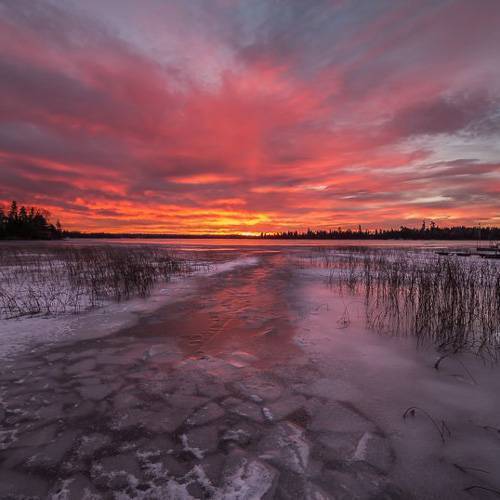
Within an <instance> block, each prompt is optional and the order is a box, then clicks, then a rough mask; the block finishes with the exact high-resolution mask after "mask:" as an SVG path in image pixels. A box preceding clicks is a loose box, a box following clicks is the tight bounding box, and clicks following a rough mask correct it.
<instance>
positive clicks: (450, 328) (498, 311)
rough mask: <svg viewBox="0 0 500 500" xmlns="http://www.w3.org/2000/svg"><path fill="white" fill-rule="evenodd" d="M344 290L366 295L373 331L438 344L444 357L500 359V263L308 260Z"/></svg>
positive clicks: (386, 253) (337, 253) (334, 254)
mask: <svg viewBox="0 0 500 500" xmlns="http://www.w3.org/2000/svg"><path fill="white" fill-rule="evenodd" d="M309 262H310V263H312V264H313V265H317V266H320V267H324V268H326V269H328V270H329V278H328V282H329V284H330V286H332V287H337V288H338V290H339V291H341V292H342V293H345V292H348V293H352V294H356V295H361V296H364V298H365V303H366V319H367V323H368V325H369V327H371V328H372V329H375V330H377V331H383V332H386V333H391V334H397V335H401V334H412V335H415V336H416V337H417V339H418V340H419V341H420V342H425V341H432V342H434V343H435V345H436V346H437V348H438V350H439V351H440V352H442V353H449V354H454V353H458V352H463V351H467V352H472V353H474V354H478V355H481V356H485V357H487V358H493V359H495V360H496V359H498V356H499V355H500V265H499V263H498V262H496V261H487V260H482V259H476V258H468V259H464V258H460V257H450V256H444V257H442V256H436V255H435V254H433V253H431V252H428V251H413V250H412V251H408V250H399V249H393V250H388V249H383V250H382V249H367V248H359V249H356V248H351V249H349V250H346V249H342V250H340V249H339V250H331V249H329V250H322V251H319V252H314V253H313V255H312V256H311V257H309Z"/></svg>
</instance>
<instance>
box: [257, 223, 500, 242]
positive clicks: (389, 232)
mask: <svg viewBox="0 0 500 500" xmlns="http://www.w3.org/2000/svg"><path fill="white" fill-rule="evenodd" d="M260 237H261V238H263V239H281V240H288V239H289V240H482V241H491V240H493V241H495V240H500V227H491V226H487V227H481V226H472V227H467V226H453V227H439V226H438V225H437V224H435V223H434V222H431V223H430V224H429V226H427V225H426V223H425V222H424V223H423V224H422V227H420V228H411V227H406V226H401V227H400V228H398V229H374V230H363V229H361V226H358V229H357V230H353V229H342V228H340V227H339V228H337V229H329V230H317V231H314V230H311V229H308V230H307V231H302V232H299V231H287V232H277V233H262V234H261V236H260Z"/></svg>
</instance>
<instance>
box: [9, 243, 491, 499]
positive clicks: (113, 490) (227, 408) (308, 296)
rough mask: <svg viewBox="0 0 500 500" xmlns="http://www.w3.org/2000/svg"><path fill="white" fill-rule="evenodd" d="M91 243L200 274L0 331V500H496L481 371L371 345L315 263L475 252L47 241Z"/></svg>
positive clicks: (426, 346) (468, 358)
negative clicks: (143, 294)
mask: <svg viewBox="0 0 500 500" xmlns="http://www.w3.org/2000/svg"><path fill="white" fill-rule="evenodd" d="M96 243H98V244H103V243H108V244H111V245H130V244H132V245H141V244H148V245H158V244H161V245H164V246H166V247H171V248H173V249H174V251H175V252H177V253H178V254H179V255H182V256H184V257H189V258H196V259H197V260H198V261H203V262H204V263H208V264H210V265H209V266H207V267H205V268H203V269H200V270H198V271H197V272H195V273H193V274H191V275H189V276H186V277H182V278H180V277H179V278H176V279H174V280H173V281H172V282H170V283H168V284H165V285H161V286H157V287H155V289H154V290H153V293H152V294H151V295H150V296H149V297H148V298H142V299H141V298H132V299H130V300H128V301H124V302H121V303H119V304H115V303H112V302H106V303H105V304H103V305H102V307H100V308H98V309H95V310H91V311H87V312H82V313H81V314H79V315H73V314H62V315H58V316H55V317H40V316H36V317H26V318H21V319H3V320H0V340H1V342H2V349H1V350H0V353H1V354H2V361H1V362H2V371H1V374H0V391H1V392H0V397H1V399H0V422H1V431H0V450H1V451H0V498H11V497H14V498H15V497H16V495H17V497H19V498H25V497H38V498H57V499H66V498H67V499H76V498H84V496H83V493H82V492H85V491H86V492H87V493H86V494H87V497H86V498H148V499H150V498H173V499H184V498H218V499H222V498H224V499H233V498H238V499H257V498H266V499H270V498H277V499H302V498H309V499H323V498H324V499H328V498H331V499H344V498H345V499H354V498H356V499H371V498H390V499H396V498H401V499H406V498H417V499H418V498H425V499H432V498H436V499H443V498H449V499H461V498H463V499H470V498H496V496H495V495H497V493H495V491H498V490H500V475H499V474H498V472H499V471H500V431H499V428H500V417H499V416H500V397H499V396H498V395H499V394H500V377H499V369H498V366H497V365H496V364H494V363H492V362H489V360H486V359H485V360H483V359H481V358H479V357H478V356H475V355H472V354H469V353H467V352H465V353H459V354H456V355H453V356H451V355H450V356H449V357H447V358H445V359H443V361H442V362H441V364H440V365H439V370H437V369H435V366H434V365H435V361H436V358H437V357H438V353H437V351H436V349H435V345H434V344H433V343H432V342H423V343H420V344H419V345H417V341H416V339H415V337H414V336H413V335H412V334H411V332H406V333H409V334H408V335H390V333H391V332H390V331H389V332H387V331H385V334H380V333H378V332H377V331H374V329H373V328H371V327H370V322H367V309H366V307H367V305H366V301H365V296H364V294H363V293H359V291H358V292H356V293H354V292H353V293H350V292H347V291H345V290H343V289H340V288H339V287H337V286H336V285H335V283H334V282H332V272H331V269H329V268H328V266H321V265H318V263H317V260H318V255H319V258H320V259H322V258H323V254H322V253H321V252H320V253H319V254H318V253H317V250H315V248H317V247H318V246H323V247H327V248H332V247H340V246H342V247H343V249H342V250H341V252H344V253H345V252H347V253H348V254H349V252H350V249H349V247H356V246H364V247H367V248H378V249H380V248H382V249H387V250H390V249H392V248H398V249H406V250H405V251H410V252H413V251H416V252H417V253H418V255H419V257H422V255H423V257H424V260H426V259H431V260H432V259H434V258H435V256H434V253H433V249H435V248H443V247H448V248H458V247H474V246H475V245H476V243H475V242H467V243H463V242H435V241H432V242H422V243H420V242H419V243H415V242H397V243H394V242H368V245H366V242H356V241H348V242H325V241H321V242H313V243H311V242H305V241H301V242H298V244H293V245H291V244H290V242H285V241H272V240H265V241H260V240H259V241H253V240H234V241H229V240H178V241H174V240H165V241H162V242H158V241H157V240H147V241H138V240H134V241H132V242H130V241H116V240H112V241H108V242H103V241H84V242H76V241H68V242H63V243H62V244H63V245H95V244H96ZM51 245H52V244H51ZM33 248H34V249H35V248H36V246H35V245H33ZM426 252H428V253H426ZM194 256H195V257H194ZM468 259H471V258H468ZM473 259H475V257H474V258H473ZM471 265H473V264H471ZM492 265H495V264H492ZM335 276H336V275H335V274H334V277H335ZM496 326H497V327H498V325H496ZM387 333H389V335H388V334H387ZM394 333H395V332H394ZM411 408H414V409H413V410H411ZM407 410H408V411H407ZM405 412H406V418H403V416H404V415H405ZM497 496H498V495H497Z"/></svg>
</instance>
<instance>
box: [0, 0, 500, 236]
mask: <svg viewBox="0 0 500 500" xmlns="http://www.w3.org/2000/svg"><path fill="white" fill-rule="evenodd" d="M499 22H500V2H498V1H496V0H484V1H482V2H471V1H468V0H463V1H460V0H457V1H454V2H449V1H442V2H440V1H436V0H432V1H430V0H429V1H425V0H424V1H410V2H392V1H373V2H344V1H334V0H328V1H327V0H324V1H322V0H319V1H315V2H304V1H303V0H289V1H272V0H250V1H247V0H241V1H236V0H235V1H228V0H214V1H210V2H206V1H201V0H193V1H189V2H186V1H180V0H179V1H163V0H162V1H160V0H144V1H142V2H136V1H132V0H113V1H111V0H109V1H102V0H88V1H86V2H79V1H77V0H66V1H62V0H60V1H56V0H51V1H49V0H40V1H37V2H33V1H31V0H16V1H15V2H13V1H9V0H5V1H2V0H0V96H1V97H0V110H1V112H0V174H1V184H0V202H2V203H4V204H6V203H8V201H9V200H10V199H13V198H15V199H17V200H18V201H19V202H21V203H27V204H36V205H39V206H44V207H46V208H48V209H49V210H51V212H52V213H53V215H54V217H60V218H61V220H62V221H63V222H64V224H65V226H66V227H67V228H69V229H82V230H106V231H115V232H120V231H131V232H133V231H141V232H186V233H196V232H219V233H227V232H260V231H272V230H287V229H304V228H306V227H313V228H322V227H338V226H342V227H348V226H355V225H357V224H358V223H361V224H363V226H365V227H390V226H394V227H397V226H399V225H400V224H406V225H414V224H415V225H416V224H420V223H421V220H422V219H423V218H426V219H434V220H436V221H438V222H439V223H440V224H446V225H447V224H462V223H464V224H476V223H478V222H481V223H483V224H496V225H498V224H500V202H499V200H500V141H499V140H498V137H499V136H500V65H499V64H498V47H500V30H499V29H498V25H499Z"/></svg>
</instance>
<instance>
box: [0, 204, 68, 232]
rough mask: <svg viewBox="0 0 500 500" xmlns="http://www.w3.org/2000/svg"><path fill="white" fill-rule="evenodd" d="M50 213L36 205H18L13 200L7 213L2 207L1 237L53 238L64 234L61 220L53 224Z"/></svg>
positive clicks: (0, 219) (0, 211)
mask: <svg viewBox="0 0 500 500" xmlns="http://www.w3.org/2000/svg"><path fill="white" fill-rule="evenodd" d="M49 217H50V214H49V212H47V211H46V210H42V209H39V208H35V207H25V206H22V207H20V208H19V207H18V205H17V202H16V201H13V202H12V203H11V205H10V208H9V210H8V212H7V213H6V212H5V210H4V209H3V208H1V207H0V239H23V240H53V239H59V238H61V237H62V235H63V231H62V228H61V224H60V223H59V221H58V222H57V223H56V225H54V224H51V222H50V220H49Z"/></svg>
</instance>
